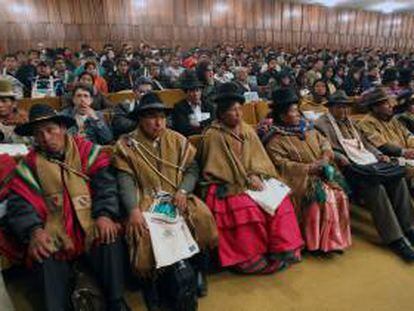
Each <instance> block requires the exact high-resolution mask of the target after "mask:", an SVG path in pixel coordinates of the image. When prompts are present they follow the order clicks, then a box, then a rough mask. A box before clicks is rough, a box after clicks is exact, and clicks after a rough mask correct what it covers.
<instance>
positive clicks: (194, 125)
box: [172, 71, 214, 137]
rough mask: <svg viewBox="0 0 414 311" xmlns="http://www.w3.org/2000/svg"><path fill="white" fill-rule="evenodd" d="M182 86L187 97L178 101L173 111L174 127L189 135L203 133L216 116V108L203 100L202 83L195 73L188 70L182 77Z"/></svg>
mask: <svg viewBox="0 0 414 311" xmlns="http://www.w3.org/2000/svg"><path fill="white" fill-rule="evenodd" d="M180 87H181V89H182V90H184V92H185V93H186V95H187V98H186V99H184V100H182V101H181V102H179V103H177V104H176V105H175V106H174V109H173V111H172V123H173V128H174V130H176V131H177V132H179V133H180V134H182V135H184V136H186V137H188V136H191V135H195V134H201V132H202V131H203V129H204V128H205V127H206V126H207V125H209V124H210V123H211V121H212V119H213V118H214V108H213V107H211V106H210V105H209V104H208V103H204V102H202V100H201V88H202V84H201V83H200V82H199V81H198V79H197V77H196V75H195V73H193V72H191V71H186V72H185V73H184V74H183V75H182V76H181V77H180Z"/></svg>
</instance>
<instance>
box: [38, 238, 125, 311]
mask: <svg viewBox="0 0 414 311" xmlns="http://www.w3.org/2000/svg"><path fill="white" fill-rule="evenodd" d="M123 254H124V249H123V245H122V242H121V240H120V239H119V240H117V241H116V242H115V243H112V244H100V245H98V246H96V247H94V248H93V249H92V250H91V251H90V252H88V253H87V254H85V256H83V257H82V258H81V261H82V263H85V264H87V265H88V266H89V267H90V268H91V270H92V272H93V274H94V276H95V277H96V280H97V281H98V284H99V285H100V287H101V289H102V291H103V294H104V297H105V298H106V300H107V302H108V303H111V302H114V301H118V300H120V299H122V294H123V284H124V271H123V267H124V265H123V260H124V259H123ZM35 271H36V274H37V282H38V283H37V284H38V286H39V289H41V291H42V298H43V303H44V307H43V309H42V310H46V311H67V310H70V295H71V293H72V289H73V280H74V271H73V262H68V261H59V260H55V259H53V258H48V259H46V260H45V261H43V263H41V264H37V265H36V266H35Z"/></svg>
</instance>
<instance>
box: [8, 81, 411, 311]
mask: <svg viewBox="0 0 414 311" xmlns="http://www.w3.org/2000/svg"><path fill="white" fill-rule="evenodd" d="M80 90H82V89H80ZM74 94H75V95H74V96H75V97H76V94H77V92H76V91H75V93H74ZM3 95H4V94H3ZM10 95H11V94H8V96H5V97H6V98H10ZM88 95H89V96H88ZM84 97H85V98H89V101H90V93H88V92H85V94H84ZM273 101H274V103H275V104H274V105H273V107H272V114H271V117H272V125H271V126H270V127H269V128H267V130H266V131H265V132H264V133H262V134H263V135H262V141H260V139H259V137H258V135H257V134H256V131H255V129H254V128H253V127H251V126H250V125H247V124H245V123H244V122H243V119H242V112H241V111H242V105H243V103H244V102H245V98H244V97H243V96H242V95H240V94H239V93H238V92H237V86H235V85H234V84H233V83H224V84H222V85H221V86H220V87H219V89H218V92H217V96H216V98H215V104H216V107H215V112H214V114H215V117H214V119H213V120H212V121H211V123H210V124H209V125H208V126H207V127H206V128H205V129H204V130H203V132H202V136H201V140H200V141H199V142H198V143H197V146H193V145H192V144H191V143H189V141H188V139H187V138H185V136H183V135H181V134H179V133H177V132H175V131H173V130H171V129H168V127H167V116H168V115H169V114H170V113H171V111H170V109H168V108H166V107H165V105H164V104H163V103H162V102H161V101H160V100H159V98H158V97H157V96H156V95H155V94H154V93H152V92H145V94H143V95H142V97H141V98H140V101H139V103H138V104H137V105H136V106H135V107H134V108H133V110H132V111H133V112H134V114H133V116H134V117H135V120H133V121H134V126H133V127H134V129H133V130H132V132H130V131H129V130H128V131H127V132H129V133H128V134H126V135H121V136H120V138H119V139H118V140H117V142H116V144H115V147H114V151H113V154H112V157H110V156H109V155H108V154H106V153H105V152H102V151H101V149H99V147H97V146H96V145H95V144H93V143H92V142H90V140H89V139H90V138H91V136H89V135H88V134H87V133H86V134H85V132H84V133H81V134H83V135H82V136H83V137H81V136H79V135H78V134H79V133H77V132H76V131H73V129H74V128H76V126H75V125H76V124H78V125H79V123H78V121H77V120H76V116H73V115H71V114H68V113H66V112H65V113H64V112H62V113H60V114H57V113H56V112H55V111H54V110H53V109H52V108H50V107H49V106H47V105H42V104H39V105H35V106H33V107H32V108H31V110H30V112H29V118H28V120H27V121H26V122H23V123H21V124H19V125H17V126H16V127H15V129H14V134H16V135H18V136H19V137H31V139H32V142H33V147H34V148H33V149H31V151H30V152H29V154H28V155H27V156H25V157H24V159H23V160H21V161H20V162H19V163H18V164H17V165H13V164H12V163H13V161H12V159H10V158H8V157H6V156H5V157H4V160H3V161H2V162H1V163H4V164H5V163H10V164H7V165H5V166H4V168H7V169H8V172H7V176H11V177H10V178H7V179H6V180H7V182H6V183H5V184H4V186H3V187H2V190H3V191H2V194H3V197H4V198H5V199H7V205H6V211H5V214H6V216H5V221H4V227H5V229H6V230H8V231H7V234H11V235H12V236H13V237H14V238H15V240H16V241H17V244H18V248H17V249H15V248H16V246H15V245H11V246H10V249H14V250H15V252H14V253H15V254H18V253H19V248H20V250H21V249H23V250H25V257H26V260H27V261H28V262H30V263H31V264H32V265H34V266H36V267H37V269H36V271H37V272H38V273H39V274H40V275H41V278H40V280H43V282H42V283H41V284H39V287H40V288H42V289H43V293H44V302H45V305H46V306H45V308H44V310H63V309H64V308H65V306H66V304H67V303H68V298H69V292H70V291H69V288H70V285H69V279H70V275H71V269H70V268H69V263H70V262H72V261H74V260H76V259H79V258H80V257H82V259H85V260H86V261H87V262H89V263H92V266H93V268H94V270H95V273H96V275H97V278H98V281H99V282H100V284H101V286H102V288H103V291H104V293H105V294H104V297H105V298H106V303H107V304H108V306H109V307H108V308H109V310H127V308H128V307H127V306H126V303H125V301H124V300H123V298H122V295H123V293H122V284H123V280H122V279H123V268H122V267H123V265H122V262H123V259H122V257H123V256H125V255H126V254H125V252H123V251H122V243H121V237H125V240H126V242H127V243H126V244H127V249H128V254H129V259H130V267H131V268H132V270H133V271H135V272H136V273H137V275H139V276H140V277H141V280H145V281H142V284H141V285H142V289H143V293H144V297H145V298H146V303H147V305H148V307H149V309H151V310H152V308H157V307H158V304H159V303H160V300H159V299H158V298H159V297H160V296H161V300H163V299H162V298H169V299H167V301H169V302H170V304H171V306H170V307H171V308H172V309H173V310H183V309H184V306H186V307H185V308H187V309H188V310H195V309H196V308H197V298H196V296H197V294H199V295H202V294H203V293H204V294H205V291H206V288H205V282H203V281H205V272H206V267H205V264H204V263H205V258H204V257H205V256H206V254H208V253H211V252H212V250H214V249H215V248H216V246H217V250H218V259H219V263H220V265H221V266H222V267H227V268H231V269H232V270H234V271H237V272H239V273H246V274H269V273H273V272H275V271H278V270H280V269H284V268H286V267H288V266H289V265H291V264H293V263H296V262H299V261H300V260H301V251H302V249H304V248H305V249H306V250H308V251H309V252H311V253H314V254H316V255H318V254H334V253H342V252H343V251H344V250H345V249H347V248H348V247H350V246H351V233H350V217H349V194H350V193H353V194H357V195H358V196H362V197H363V199H364V201H365V203H366V204H367V205H368V206H369V208H370V210H371V212H372V215H373V218H374V222H375V225H376V227H377V230H378V233H379V235H380V236H381V238H382V240H383V242H384V243H385V244H387V245H388V246H389V247H390V248H391V249H392V250H393V251H394V252H396V253H397V254H398V255H400V256H401V257H402V258H403V259H405V260H407V261H409V262H413V261H414V251H413V249H412V246H411V244H412V243H414V227H413V225H414V219H413V214H412V213H413V206H412V203H411V195H410V186H411V182H410V181H411V174H410V173H411V170H410V167H409V164H410V158H411V157H412V156H413V155H414V154H413V153H414V152H413V147H414V146H413V145H414V136H412V135H411V133H410V132H409V131H408V130H407V129H406V128H404V126H403V125H402V124H401V123H399V122H398V121H397V120H396V119H395V118H393V107H392V104H391V102H390V100H389V98H388V96H387V94H386V93H385V92H384V90H383V89H381V88H377V89H375V90H374V91H372V92H370V93H369V94H367V96H366V98H365V99H364V103H365V104H366V105H367V107H368V108H369V109H370V111H371V112H370V113H369V114H367V115H366V116H365V117H364V118H363V119H362V120H361V121H360V122H359V123H358V124H355V123H354V121H352V120H351V119H350V118H349V110H350V106H351V105H352V101H351V100H350V99H349V98H348V97H347V96H346V95H345V94H344V93H343V92H341V91H338V92H336V93H335V94H334V95H332V96H331V97H330V98H329V100H328V102H327V106H326V107H327V110H328V112H327V113H325V114H323V115H322V116H321V117H320V118H319V119H318V120H317V121H315V123H314V124H313V123H309V122H308V121H307V120H306V119H304V118H303V117H302V114H301V113H300V111H299V107H298V103H299V98H298V97H297V95H296V93H295V92H294V90H292V89H290V88H286V89H279V90H277V91H276V92H275V93H274V94H273ZM84 108H85V110H86V111H88V110H90V109H91V108H90V104H89V106H87V107H84ZM172 113H174V112H172ZM92 115H93V113H92ZM97 123H98V122H97ZM131 127H132V125H131ZM102 131H103V130H102V129H100V132H102ZM85 137H86V139H85ZM3 170H4V169H3ZM13 173H14V174H13ZM275 182H276V183H277V185H278V186H276V185H275ZM347 182H348V183H347ZM407 182H408V183H407ZM286 185H287V186H289V188H290V189H291V194H290V195H286V192H283V191H282V190H281V189H284V188H286ZM195 191H196V193H197V194H198V196H195V195H194V193H195ZM351 191H352V192H351ZM269 192H270V194H269ZM258 193H259V194H263V193H266V198H269V197H271V199H272V202H273V204H265V203H264V202H263V201H261V200H260V195H258ZM282 193H283V194H282ZM200 198H201V200H200ZM166 202H167V203H166ZM276 202H277V203H276ZM177 211H178V212H177ZM154 214H164V217H167V218H168V217H170V218H174V215H175V216H177V214H179V215H182V216H183V219H184V221H185V223H186V224H187V225H188V226H189V227H190V229H191V232H192V235H193V236H194V238H195V240H196V242H197V246H198V247H199V249H200V253H198V254H197V255H195V256H189V257H192V258H191V259H190V260H187V259H188V258H189V257H183V258H181V259H180V260H178V261H173V262H171V261H170V264H169V265H167V266H164V267H162V268H161V269H157V268H159V267H160V260H161V259H165V258H164V257H168V256H171V254H163V256H162V254H160V253H159V247H160V245H161V244H162V241H163V239H166V238H167V237H168V232H164V233H165V235H163V238H161V239H159V238H158V239H157V236H159V232H158V231H157V230H154V223H155V224H157V223H159V219H156V218H154V219H153V218H151V217H153V216H151V215H154ZM121 228H123V230H121ZM158 230H160V229H159V228H158ZM8 241H10V240H8ZM158 243H159V244H158ZM191 246H192V247H190V248H191V249H194V247H193V246H194V245H191ZM161 253H162V252H161ZM161 266H162V265H161ZM163 286H164V288H163ZM165 286H167V288H168V289H167V290H165ZM162 289H164V290H162ZM163 296H167V297H163Z"/></svg>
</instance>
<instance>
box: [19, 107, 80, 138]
mask: <svg viewBox="0 0 414 311" xmlns="http://www.w3.org/2000/svg"><path fill="white" fill-rule="evenodd" d="M44 121H52V122H56V123H59V124H63V125H65V126H66V128H70V127H72V126H75V125H76V121H75V119H73V118H71V117H68V116H64V115H60V114H58V113H57V111H56V110H55V109H53V108H52V107H50V106H49V105H46V104H35V105H33V106H32V108H30V111H29V121H28V122H26V123H23V124H21V125H18V126H16V128H15V129H14V132H15V133H16V134H17V135H20V136H32V135H33V128H34V127H35V125H37V124H39V123H41V122H44Z"/></svg>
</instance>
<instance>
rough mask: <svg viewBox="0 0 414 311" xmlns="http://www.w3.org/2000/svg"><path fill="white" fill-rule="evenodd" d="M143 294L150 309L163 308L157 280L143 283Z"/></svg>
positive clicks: (150, 310) (151, 310)
mask: <svg viewBox="0 0 414 311" xmlns="http://www.w3.org/2000/svg"><path fill="white" fill-rule="evenodd" d="M142 295H143V296H144V301H145V305H146V307H147V309H148V311H158V310H161V299H160V296H159V292H158V287H157V284H156V282H155V281H147V282H145V283H144V284H143V285H142Z"/></svg>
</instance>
